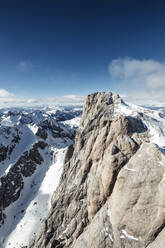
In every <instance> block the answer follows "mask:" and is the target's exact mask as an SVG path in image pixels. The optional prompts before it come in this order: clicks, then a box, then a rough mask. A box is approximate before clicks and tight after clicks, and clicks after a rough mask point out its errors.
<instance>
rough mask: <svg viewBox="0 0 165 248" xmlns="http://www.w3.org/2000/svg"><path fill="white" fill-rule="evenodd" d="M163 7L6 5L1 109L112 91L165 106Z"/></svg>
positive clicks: (118, 0)
mask: <svg viewBox="0 0 165 248" xmlns="http://www.w3.org/2000/svg"><path fill="white" fill-rule="evenodd" d="M164 13H165V2H164V1H163V0H162V1H161V0H157V1H155V0H124V1H123V0H115V1H111V0H88V1H87V0H14V1H12V0H1V1H0V107H2V106H3V107H4V106H8V105H12V106H15V105H18V106H19V105H24V104H25V105H33V104H39V103H40V102H44V103H46V102H48V103H51V102H57V101H60V99H61V101H62V102H63V101H65V100H67V101H69V102H71V103H74V102H76V103H77V102H78V101H79V100H80V101H82V100H83V99H84V97H85V96H86V95H87V94H90V93H92V92H96V91H115V92H117V93H119V94H121V95H122V96H123V97H124V98H125V99H128V100H131V101H134V102H137V103H139V104H143V103H144V104H145V103H146V104H147V103H151V104H152V103H156V102H160V103H163V102H164V95H165V45H164V44H165V29H164V27H165V15H164Z"/></svg>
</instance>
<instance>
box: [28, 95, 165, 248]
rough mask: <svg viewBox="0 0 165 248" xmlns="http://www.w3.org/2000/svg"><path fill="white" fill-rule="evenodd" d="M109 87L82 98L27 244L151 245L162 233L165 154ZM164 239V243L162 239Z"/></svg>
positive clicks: (76, 247)
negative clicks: (43, 212) (44, 209)
mask: <svg viewBox="0 0 165 248" xmlns="http://www.w3.org/2000/svg"><path fill="white" fill-rule="evenodd" d="M121 104H123V105H124V104H125V103H124V102H123V101H122V99H121V98H120V97H119V96H118V95H117V94H113V93H94V94H92V95H89V96H88V97H87V100H86V103H85V105H84V109H83V115H82V118H81V123H80V127H79V129H78V130H77V134H76V138H75V145H74V146H73V145H72V146H70V147H69V148H68V151H67V154H66V158H65V164H64V170H63V173H62V177H61V180H60V183H59V186H58V188H57V190H56V191H55V192H54V195H53V196H52V207H51V209H50V212H49V214H48V216H47V218H46V219H45V220H44V221H43V222H42V225H41V227H40V230H39V231H38V233H37V235H36V237H35V239H34V240H32V241H31V243H30V245H29V248H62V247H64V248H67V247H73V248H83V247H86V248H106V247H112V248H132V247H133V248H145V247H148V248H156V247H162V248H163V247H164V246H163V244H165V238H164V230H165V197H164V196H165V155H164V154H163V153H162V152H161V151H160V150H159V149H158V148H157V147H156V146H155V145H153V144H151V143H149V135H148V129H147V126H146V125H145V124H144V123H143V120H142V119H141V117H140V115H139V116H137V117H133V116H129V115H127V116H126V115H123V114H121V113H120V112H118V111H116V110H117V109H119V105H121ZM162 240H164V242H163V241H162Z"/></svg>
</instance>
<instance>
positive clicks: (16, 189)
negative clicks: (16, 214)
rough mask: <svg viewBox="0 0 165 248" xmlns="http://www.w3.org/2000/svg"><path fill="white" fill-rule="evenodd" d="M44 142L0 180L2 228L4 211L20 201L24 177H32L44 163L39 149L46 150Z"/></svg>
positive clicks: (27, 152) (22, 157) (26, 153)
mask: <svg viewBox="0 0 165 248" xmlns="http://www.w3.org/2000/svg"><path fill="white" fill-rule="evenodd" d="M46 146H47V144H46V143H44V142H41V141H39V142H37V143H36V144H34V145H33V147H32V149H31V150H30V151H26V152H24V154H23V155H22V156H21V157H20V158H19V160H18V161H17V162H16V163H15V164H14V165H13V166H12V168H11V169H10V170H9V172H8V173H7V174H6V175H4V176H2V177H1V179H0V227H1V225H2V224H4V220H5V218H6V216H5V214H4V210H5V208H6V207H8V206H9V205H10V204H12V203H13V202H15V201H16V200H18V198H19V196H20V193H21V191H22V189H23V187H24V179H23V178H24V177H30V176H31V175H32V174H33V173H34V171H35V170H36V167H37V166H38V165H40V164H41V163H42V162H43V158H42V156H41V154H40V153H39V149H42V150H43V149H45V147H46Z"/></svg>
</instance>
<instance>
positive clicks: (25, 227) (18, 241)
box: [0, 148, 66, 248]
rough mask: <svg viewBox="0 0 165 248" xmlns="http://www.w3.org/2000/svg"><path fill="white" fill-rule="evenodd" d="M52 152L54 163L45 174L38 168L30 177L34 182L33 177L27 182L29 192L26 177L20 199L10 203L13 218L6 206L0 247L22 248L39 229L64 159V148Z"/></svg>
mask: <svg viewBox="0 0 165 248" xmlns="http://www.w3.org/2000/svg"><path fill="white" fill-rule="evenodd" d="M52 150H53V156H54V159H53V164H52V165H50V167H49V169H48V170H47V172H46V174H45V170H46V165H45V168H44V169H40V171H38V172H37V173H36V175H35V176H32V177H33V180H32V178H31V179H30V180H31V186H32V188H31V189H29V178H28V179H27V178H25V187H24V189H23V192H22V196H21V197H20V198H19V200H18V201H17V202H18V203H14V204H12V205H15V209H16V208H17V214H16V217H15V219H14V218H13V216H12V212H13V206H10V207H8V209H7V211H6V214H7V216H8V223H6V225H5V228H4V229H5V230H4V233H5V235H4V237H3V235H1V242H3V240H4V239H5V241H4V243H3V244H2V243H1V246H2V245H3V246H2V247H3V248H8V247H16V248H21V247H22V246H25V245H28V243H29V241H30V240H31V239H32V238H33V236H34V235H35V233H36V231H37V230H38V228H39V226H40V224H41V222H42V220H43V218H44V217H45V216H46V215H47V213H48V211H49V209H50V206H51V203H50V200H51V196H52V194H53V192H54V190H55V189H56V187H57V186H58V183H59V179H60V176H61V173H62V168H63V167H62V166H63V159H64V153H65V150H66V148H65V149H55V148H52ZM43 178H44V179H43ZM42 180H43V181H42ZM40 183H41V184H40ZM26 184H28V185H26ZM39 184H40V185H39ZM38 186H39V187H38ZM29 190H30V192H29ZM29 193H30V194H31V201H30V202H29V205H28V203H27V202H26V200H27V199H26V198H25V195H28V194H29ZM21 198H22V199H21ZM27 205H28V206H27ZM25 209H26V211H25V212H23V213H22V216H21V210H25ZM10 211H11V213H10ZM9 216H10V218H9ZM9 226H10V227H9ZM15 226H16V228H15V229H14V230H13V231H12V232H11V233H10V234H9V236H7V234H8V233H9V231H10V230H11V229H12V228H13V227H15ZM11 227H12V228H11ZM8 228H9V229H8ZM20 233H21V235H20ZM1 246H0V247H1Z"/></svg>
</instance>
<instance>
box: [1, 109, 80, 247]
mask: <svg viewBox="0 0 165 248" xmlns="http://www.w3.org/2000/svg"><path fill="white" fill-rule="evenodd" d="M81 113H82V110H81V108H77V107H76V108H74V107H63V108H53V109H51V108H46V109H44V110H32V109H31V110H24V109H22V110H20V109H15V110H14V109H12V110H1V114H0V247H1V248H2V247H21V246H22V245H25V244H28V242H29V240H30V239H31V238H32V237H33V235H34V234H35V232H36V230H37V229H38V228H39V226H40V223H41V221H42V219H43V218H44V217H45V216H46V215H47V213H48V210H49V208H50V198H51V194H52V193H53V191H54V189H55V188H56V187H57V184H58V181H59V179H60V175H61V172H62V164H63V158H64V154H65V150H66V147H67V146H68V145H70V144H73V142H74V136H75V130H76V128H77V125H78V122H79V119H80V117H79V116H80V115H81ZM20 233H21V235H20Z"/></svg>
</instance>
